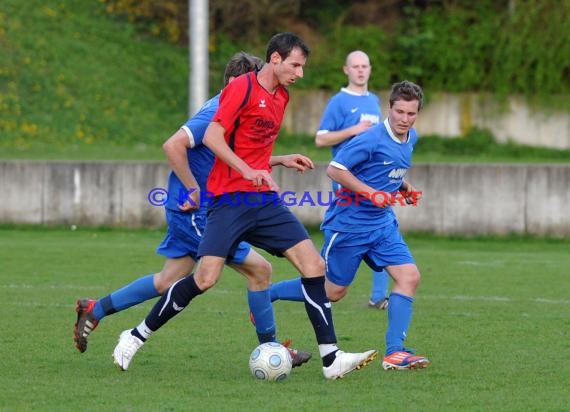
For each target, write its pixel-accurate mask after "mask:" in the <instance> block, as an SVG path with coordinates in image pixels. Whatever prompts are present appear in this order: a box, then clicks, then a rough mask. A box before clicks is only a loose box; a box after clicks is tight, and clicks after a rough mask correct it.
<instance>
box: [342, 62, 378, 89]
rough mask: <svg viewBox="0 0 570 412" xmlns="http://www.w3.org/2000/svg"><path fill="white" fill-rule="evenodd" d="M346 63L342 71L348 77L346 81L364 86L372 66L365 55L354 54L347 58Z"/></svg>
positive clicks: (366, 83)
mask: <svg viewBox="0 0 570 412" xmlns="http://www.w3.org/2000/svg"><path fill="white" fill-rule="evenodd" d="M347 63H348V64H347V65H346V66H344V73H345V74H346V76H347V77H348V83H349V84H353V85H355V86H358V87H366V86H367V85H368V79H370V72H371V71H372V66H370V62H369V60H368V57H366V55H356V56H354V57H352V58H351V59H349V61H348V62H347Z"/></svg>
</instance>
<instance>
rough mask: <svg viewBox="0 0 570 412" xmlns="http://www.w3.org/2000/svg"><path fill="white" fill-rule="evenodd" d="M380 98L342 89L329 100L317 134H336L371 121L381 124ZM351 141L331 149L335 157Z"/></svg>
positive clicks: (372, 94)
mask: <svg viewBox="0 0 570 412" xmlns="http://www.w3.org/2000/svg"><path fill="white" fill-rule="evenodd" d="M381 118H382V113H381V111H380V98H379V97H378V96H376V95H375V94H374V93H370V92H368V93H366V94H356V93H353V92H351V91H350V90H348V89H347V88H344V87H343V88H342V89H341V90H340V92H338V93H337V94H335V95H334V96H333V97H331V99H330V100H329V102H328V104H327V107H326V108H325V111H324V113H323V117H322V118H321V124H320V126H319V130H318V131H317V134H320V133H327V132H336V131H338V130H343V129H346V128H347V127H351V126H354V125H356V124H358V123H360V122H362V121H365V120H369V121H370V122H372V124H378V123H380V119H381ZM350 140H351V139H346V140H344V141H342V142H340V143H339V144H336V145H334V146H332V147H331V150H332V155H333V157H334V156H335V155H336V153H337V152H338V150H339V149H340V148H341V147H342V146H344V145H345V144H347V143H348V142H349V141H350Z"/></svg>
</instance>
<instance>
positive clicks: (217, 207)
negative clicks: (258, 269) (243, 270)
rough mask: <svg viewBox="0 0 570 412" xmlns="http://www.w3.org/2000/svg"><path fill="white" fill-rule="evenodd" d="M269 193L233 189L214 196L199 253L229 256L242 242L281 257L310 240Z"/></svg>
mask: <svg viewBox="0 0 570 412" xmlns="http://www.w3.org/2000/svg"><path fill="white" fill-rule="evenodd" d="M272 193H273V192H259V193H253V192H251V193H246V194H244V193H243V192H235V193H230V194H226V195H222V196H216V197H215V198H214V199H213V200H212V204H211V206H210V207H209V209H208V220H207V223H206V228H205V229H204V235H203V237H202V242H201V243H200V247H199V248H198V256H220V257H225V256H229V255H232V254H233V253H234V250H235V249H236V248H237V247H238V245H239V243H240V242H243V241H246V242H248V243H249V244H251V245H253V246H256V247H259V248H261V249H263V250H265V251H267V252H269V253H271V254H272V255H276V256H283V252H285V251H286V250H288V249H290V248H292V247H293V246H295V245H296V244H298V243H299V242H301V241H303V240H306V239H309V234H308V233H307V230H306V229H305V227H304V226H303V225H302V224H301V222H299V219H297V217H296V216H295V215H294V214H293V213H292V212H291V211H290V210H289V209H287V208H286V207H285V206H283V204H282V203H281V200H280V199H279V196H277V195H273V196H272V195H271V194H272ZM245 195H247V198H246V197H245ZM240 199H246V200H247V201H240Z"/></svg>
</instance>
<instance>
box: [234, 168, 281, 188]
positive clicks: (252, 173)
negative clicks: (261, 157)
mask: <svg viewBox="0 0 570 412" xmlns="http://www.w3.org/2000/svg"><path fill="white" fill-rule="evenodd" d="M242 176H243V178H244V179H246V180H249V181H251V183H252V184H253V186H254V187H256V188H257V189H258V190H261V186H263V185H266V186H269V190H271V191H274V192H278V191H279V186H278V185H277V183H275V180H273V178H272V177H271V175H270V174H269V172H268V171H267V170H255V169H250V170H249V171H247V172H245V173H244V174H243V175H242Z"/></svg>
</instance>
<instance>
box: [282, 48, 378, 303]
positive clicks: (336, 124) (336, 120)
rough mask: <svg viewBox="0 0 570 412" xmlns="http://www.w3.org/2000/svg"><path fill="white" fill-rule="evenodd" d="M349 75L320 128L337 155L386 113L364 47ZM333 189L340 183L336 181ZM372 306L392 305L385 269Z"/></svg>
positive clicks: (320, 140) (319, 137)
mask: <svg viewBox="0 0 570 412" xmlns="http://www.w3.org/2000/svg"><path fill="white" fill-rule="evenodd" d="M343 71H344V74H346V77H347V79H348V84H347V86H346V87H343V88H342V89H340V92H338V93H337V94H335V95H334V96H333V97H331V99H330V100H329V102H328V104H327V106H326V107H325V111H324V113H323V116H322V119H321V124H320V126H319V130H318V131H317V134H316V137H315V143H316V145H317V146H318V147H330V148H331V151H332V155H333V157H334V156H335V155H336V153H337V152H338V151H339V150H340V148H341V147H343V146H345V145H346V144H347V143H348V142H349V141H350V140H351V139H352V138H353V137H354V136H356V135H358V134H360V133H362V132H364V131H366V130H368V129H369V128H370V127H372V126H374V125H376V124H378V123H380V121H381V119H382V113H381V110H380V98H379V97H378V96H377V95H376V94H374V93H371V92H370V91H369V90H368V80H369V78H370V73H371V71H372V66H371V65H370V59H369V58H368V55H367V54H366V53H364V52H362V51H360V50H356V51H353V52H351V53H349V54H348V55H347V56H346V61H345V64H344V66H343ZM332 188H333V192H336V191H337V190H338V189H339V185H338V184H337V183H336V182H333V186H332ZM289 286H291V287H293V294H295V289H296V286H295V284H294V283H293V284H289V283H287V282H279V283H276V284H275V285H273V286H272V298H273V299H274V300H276V299H279V296H283V297H284V298H287V297H290V295H291V293H289V292H288V290H287V288H288V287H289ZM368 307H370V308H377V309H386V308H387V307H388V274H387V273H386V271H385V270H380V271H374V270H373V271H372V291H371V293H370V299H369V301H368Z"/></svg>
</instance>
